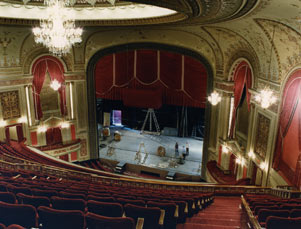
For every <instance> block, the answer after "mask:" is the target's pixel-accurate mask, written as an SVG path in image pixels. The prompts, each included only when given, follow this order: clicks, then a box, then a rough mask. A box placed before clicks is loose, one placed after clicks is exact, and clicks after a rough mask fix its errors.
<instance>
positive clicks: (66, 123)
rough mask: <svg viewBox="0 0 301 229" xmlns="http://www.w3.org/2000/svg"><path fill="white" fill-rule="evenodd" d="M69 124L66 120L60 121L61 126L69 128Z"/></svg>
mask: <svg viewBox="0 0 301 229" xmlns="http://www.w3.org/2000/svg"><path fill="white" fill-rule="evenodd" d="M69 127H70V124H69V123H68V122H66V121H63V122H61V128H69Z"/></svg>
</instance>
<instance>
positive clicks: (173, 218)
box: [147, 201, 179, 229]
mask: <svg viewBox="0 0 301 229" xmlns="http://www.w3.org/2000/svg"><path fill="white" fill-rule="evenodd" d="M147 207H158V208H160V209H163V210H165V217H164V228H165V229H175V228H176V226H177V218H178V215H179V212H178V210H177V211H176V209H177V207H176V204H175V203H164V202H160V203H159V202H154V201H148V202H147Z"/></svg>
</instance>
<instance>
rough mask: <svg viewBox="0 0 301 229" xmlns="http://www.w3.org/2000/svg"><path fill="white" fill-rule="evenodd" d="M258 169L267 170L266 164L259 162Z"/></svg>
mask: <svg viewBox="0 0 301 229" xmlns="http://www.w3.org/2000/svg"><path fill="white" fill-rule="evenodd" d="M259 168H260V169H262V170H266V169H267V164H266V163H265V162H261V163H260V165H259Z"/></svg>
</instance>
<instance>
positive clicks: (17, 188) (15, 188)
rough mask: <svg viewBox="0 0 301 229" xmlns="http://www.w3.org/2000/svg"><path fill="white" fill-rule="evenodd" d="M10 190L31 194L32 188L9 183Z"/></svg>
mask: <svg viewBox="0 0 301 229" xmlns="http://www.w3.org/2000/svg"><path fill="white" fill-rule="evenodd" d="M7 189H8V191H10V192H13V193H15V194H17V193H24V194H26V195H31V194H32V193H31V189H30V188H26V187H16V186H13V185H8V186H7Z"/></svg>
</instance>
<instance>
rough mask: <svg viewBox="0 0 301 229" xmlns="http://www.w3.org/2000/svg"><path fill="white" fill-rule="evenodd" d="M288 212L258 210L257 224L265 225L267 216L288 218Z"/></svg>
mask: <svg viewBox="0 0 301 229" xmlns="http://www.w3.org/2000/svg"><path fill="white" fill-rule="evenodd" d="M289 215H290V212H289V211H288V210H270V209H260V210H259V212H258V222H259V223H265V222H266V220H267V218H268V217H269V216H278V217H283V218H288V217H289Z"/></svg>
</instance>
